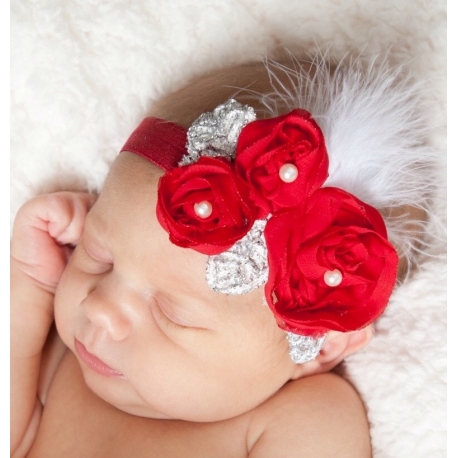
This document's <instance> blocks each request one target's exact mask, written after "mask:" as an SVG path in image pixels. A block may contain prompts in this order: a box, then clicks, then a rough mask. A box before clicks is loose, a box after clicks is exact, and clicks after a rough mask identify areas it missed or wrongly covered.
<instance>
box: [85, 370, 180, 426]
mask: <svg viewBox="0 0 458 458" xmlns="http://www.w3.org/2000/svg"><path fill="white" fill-rule="evenodd" d="M80 367H81V369H82V371H83V377H84V381H85V382H86V386H87V387H88V388H89V389H90V390H91V391H92V392H93V393H94V394H95V395H96V396H97V397H99V398H100V399H102V400H103V401H105V402H106V403H107V404H110V405H111V406H113V407H115V408H117V409H118V410H121V411H122V412H125V413H128V414H130V415H135V416H138V417H145V418H152V419H157V420H171V419H174V418H173V417H172V416H169V415H167V414H165V413H163V412H160V411H159V410H158V409H156V408H154V407H153V406H151V405H149V404H148V403H147V402H146V401H145V400H143V398H142V397H141V396H140V395H138V393H137V392H136V391H135V390H134V389H133V387H132V386H131V385H130V384H129V381H128V380H127V379H126V378H108V377H103V376H99V375H98V374H91V373H90V372H89V370H87V368H85V367H83V366H81V363H80Z"/></svg>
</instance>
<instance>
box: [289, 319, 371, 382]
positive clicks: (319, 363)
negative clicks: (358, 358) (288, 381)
mask: <svg viewBox="0 0 458 458" xmlns="http://www.w3.org/2000/svg"><path fill="white" fill-rule="evenodd" d="M372 331H373V328H372V325H369V326H367V327H365V328H363V329H360V330H359V331H351V332H338V331H330V332H329V333H328V335H327V337H326V340H325V342H324V345H323V348H322V349H321V351H320V353H319V355H318V356H317V357H316V358H315V359H314V360H313V361H309V362H308V363H303V364H296V367H295V373H294V375H293V377H292V378H293V379H298V378H301V377H304V376H306V375H314V374H321V373H324V372H329V371H330V370H332V369H333V368H334V367H335V366H337V364H339V363H340V362H341V361H342V360H343V359H344V358H346V357H347V356H348V355H351V354H352V353H355V352H356V351H358V350H360V349H361V348H364V347H365V346H366V345H367V344H368V343H369V342H370V341H371V339H372Z"/></svg>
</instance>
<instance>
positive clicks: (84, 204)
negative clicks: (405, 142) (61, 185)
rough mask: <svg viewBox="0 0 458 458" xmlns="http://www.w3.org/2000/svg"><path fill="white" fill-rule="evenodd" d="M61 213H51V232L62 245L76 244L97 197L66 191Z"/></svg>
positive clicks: (49, 228) (49, 227)
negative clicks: (54, 215)
mask: <svg viewBox="0 0 458 458" xmlns="http://www.w3.org/2000/svg"><path fill="white" fill-rule="evenodd" d="M62 197H64V199H65V202H64V205H62V208H61V212H62V213H61V214H60V215H57V217H55V218H54V217H53V216H52V215H51V214H50V215H49V216H50V217H49V224H48V230H49V234H50V235H51V236H52V237H53V238H54V239H55V240H56V242H57V243H59V244H61V245H73V246H74V245H76V244H77V243H78V241H79V239H80V237H81V234H82V232H83V228H84V222H85V220H86V215H87V214H88V212H89V210H90V209H91V207H92V205H93V204H94V202H95V201H96V199H97V196H95V195H94V194H88V193H65V195H63V196H62Z"/></svg>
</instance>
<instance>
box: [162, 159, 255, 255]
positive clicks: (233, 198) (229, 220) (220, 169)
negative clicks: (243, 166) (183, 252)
mask: <svg viewBox="0 0 458 458" xmlns="http://www.w3.org/2000/svg"><path fill="white" fill-rule="evenodd" d="M248 199H249V190H248V188H247V186H246V184H245V183H244V182H243V181H242V180H240V178H238V177H237V175H236V174H235V172H234V170H233V166H232V165H231V163H230V162H229V161H227V160H226V159H223V158H212V157H205V156H204V157H201V158H200V159H199V160H198V161H197V162H195V163H194V164H190V165H186V166H183V167H177V168H175V169H173V170H171V171H168V172H167V173H166V174H165V175H164V176H163V177H161V179H160V182H159V186H158V203H157V207H156V210H157V217H158V221H159V222H160V224H161V225H162V227H163V228H164V229H165V230H166V231H167V232H168V233H169V235H170V241H171V242H172V243H174V244H175V245H178V246H180V247H183V248H193V249H194V250H196V251H198V252H200V253H203V254H207V255H216V254H220V253H222V252H223V251H226V250H227V249H229V248H230V247H231V246H232V245H233V244H234V243H235V242H236V241H237V240H239V239H241V238H242V237H243V236H244V235H245V234H246V233H247V232H248V231H249V230H250V228H251V227H252V225H253V223H254V220H255V219H256V217H257V216H258V215H257V213H256V212H255V211H254V209H253V205H252V204H250V203H249V200H248ZM202 202H205V203H206V204H207V203H208V204H210V206H211V207H210V208H211V213H210V215H208V216H207V215H206V216H205V217H201V216H198V215H197V213H196V207H195V205H196V204H197V205H198V204H199V203H202Z"/></svg>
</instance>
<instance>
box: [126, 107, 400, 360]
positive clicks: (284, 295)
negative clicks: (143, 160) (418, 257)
mask: <svg viewBox="0 0 458 458" xmlns="http://www.w3.org/2000/svg"><path fill="white" fill-rule="evenodd" d="M152 124H153V126H161V128H162V129H163V128H164V127H166V126H167V124H165V122H163V121H160V120H155V121H154V122H153V123H152ZM168 124H170V123H168ZM176 128H177V126H175V127H174V129H175V130H176ZM140 129H141V130H142V129H143V128H142V126H140ZM138 135H139V134H138V133H137V136H138ZM142 135H143V133H142ZM148 135H154V132H149V133H148ZM161 135H164V132H163V131H161ZM173 135H174V134H173V132H172V130H170V133H169V135H167V136H166V138H167V139H168V140H167V141H168V142H169V143H168V144H170V143H173V142H174V140H173V139H171V138H170V136H173ZM179 135H180V141H182V132H181V131H180V134H179ZM129 146H130V145H129V141H128V142H127V143H126V145H125V146H124V148H123V150H127V151H131V149H130V148H129ZM186 148H187V152H186V150H185V145H184V144H183V145H182V147H181V149H180V146H179V145H178V146H177V152H175V153H174V154H173V157H174V158H176V157H177V156H179V155H180V154H179V153H178V150H179V152H180V153H181V156H182V159H181V160H179V166H178V167H176V168H171V169H169V168H168V169H167V172H166V173H165V175H164V176H162V177H161V179H160V183H159V188H158V204H157V209H156V210H157V217H158V221H159V222H160V224H161V225H162V226H163V227H164V229H165V230H166V231H167V232H168V233H169V236H170V241H171V242H172V243H174V244H176V245H178V246H180V247H184V248H192V249H194V250H196V251H198V252H200V253H203V254H207V255H208V256H209V258H208V263H207V272H206V278H207V282H208V284H209V286H210V287H211V288H212V289H214V290H215V291H217V292H219V293H225V294H245V293H248V292H250V291H252V290H253V289H255V288H258V287H259V286H262V285H265V299H266V302H267V304H268V306H269V307H270V308H271V310H272V311H273V313H274V315H275V317H276V320H277V323H278V325H279V326H280V327H281V328H282V329H284V330H285V331H287V340H288V342H289V346H290V356H291V358H292V359H293V361H294V362H297V363H302V362H305V361H309V360H311V359H314V358H315V357H316V355H317V354H318V353H319V351H320V349H321V347H322V345H323V343H324V340H325V336H326V333H327V332H328V331H330V330H337V331H343V332H345V331H353V330H357V329H360V328H362V327H364V326H367V325H368V324H370V323H371V322H373V321H374V320H375V319H376V318H377V317H378V316H380V314H381V313H382V312H383V310H384V309H385V307H386V305H387V303H388V299H389V297H390V295H391V292H392V290H393V287H394V285H395V281H396V269H397V264H398V256H397V253H396V250H395V249H394V247H393V246H392V245H391V244H390V243H389V242H388V239H387V231H386V228H385V224H384V221H383V219H382V217H381V215H380V213H379V212H378V211H377V210H376V209H375V208H373V207H371V206H370V205H368V204H367V203H365V202H362V201H361V200H359V199H358V198H357V197H355V196H354V195H352V194H350V193H349V192H346V191H345V190H343V189H340V188H336V187H323V185H324V183H325V182H326V180H327V178H328V170H329V158H328V154H327V149H326V145H325V140H324V137H323V134H322V131H321V129H320V127H319V126H318V124H317V122H316V121H315V120H314V119H313V118H312V116H311V115H310V113H309V112H307V111H305V110H302V109H295V110H292V111H291V112H290V113H288V114H285V115H282V116H278V117H276V118H271V119H265V120H257V121H256V120H254V112H253V110H252V109H251V108H250V107H247V106H242V105H240V104H239V103H237V102H236V101H235V100H229V101H228V102H226V103H225V104H223V105H220V106H218V107H217V108H216V109H215V110H214V111H213V113H205V114H204V115H202V116H200V117H199V118H198V119H197V120H196V121H195V123H194V124H193V125H192V126H191V128H190V129H189V130H188V134H187V144H186ZM134 152H138V149H137V151H134ZM138 154H142V155H143V156H144V157H147V155H148V154H149V153H148V154H145V153H144V152H140V153H138ZM155 154H156V153H155V152H154V151H152V153H151V154H150V155H152V156H153V158H152V159H150V160H152V161H153V162H155V163H156V164H157V163H158V161H156V160H154V156H155Z"/></svg>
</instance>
